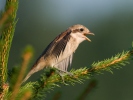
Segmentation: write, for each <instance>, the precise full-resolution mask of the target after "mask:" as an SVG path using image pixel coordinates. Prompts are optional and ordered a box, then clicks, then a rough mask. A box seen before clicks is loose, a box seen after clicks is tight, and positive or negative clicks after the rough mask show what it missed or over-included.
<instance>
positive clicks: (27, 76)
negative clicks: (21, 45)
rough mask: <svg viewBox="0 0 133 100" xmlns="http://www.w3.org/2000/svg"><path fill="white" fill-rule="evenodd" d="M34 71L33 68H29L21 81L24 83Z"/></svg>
mask: <svg viewBox="0 0 133 100" xmlns="http://www.w3.org/2000/svg"><path fill="white" fill-rule="evenodd" d="M35 72H36V71H34V70H33V69H31V70H30V72H29V73H28V74H27V75H26V77H25V78H24V80H23V81H22V83H24V82H25V81H26V80H27V79H28V78H29V77H30V76H31V75H32V74H34V73H35Z"/></svg>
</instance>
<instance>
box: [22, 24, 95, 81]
mask: <svg viewBox="0 0 133 100" xmlns="http://www.w3.org/2000/svg"><path fill="white" fill-rule="evenodd" d="M86 35H94V33H92V32H90V31H89V29H88V28H87V27H85V26H84V25H81V24H76V25H73V26H71V27H69V28H68V29H67V30H66V31H64V32H62V33H61V34H59V35H58V36H57V37H56V38H55V39H54V40H53V41H52V42H51V43H50V44H49V45H48V46H47V47H46V49H45V50H44V51H43V52H42V54H41V55H40V56H39V58H38V59H37V60H36V62H35V63H34V64H33V66H32V68H31V70H30V71H29V73H28V74H27V75H26V77H25V78H24V80H23V81H22V83H23V82H25V81H26V80H27V79H28V78H29V77H30V76H31V75H32V74H34V73H35V72H38V71H40V70H42V69H44V68H47V67H52V68H55V69H57V70H58V71H59V72H61V73H62V72H63V73H69V72H68V71H67V69H68V67H69V66H71V64H72V59H73V54H74V53H75V51H76V49H77V48H78V46H79V44H80V43H81V42H83V41H85V40H87V41H89V42H91V40H90V39H89V38H88V37H87V36H86Z"/></svg>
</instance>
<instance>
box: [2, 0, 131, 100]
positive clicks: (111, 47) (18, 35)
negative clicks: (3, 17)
mask: <svg viewBox="0 0 133 100" xmlns="http://www.w3.org/2000/svg"><path fill="white" fill-rule="evenodd" d="M4 1H5V0H0V9H1V8H2V7H3V5H4ZM17 18H19V20H18V23H17V27H16V31H15V36H14V39H13V43H12V47H11V51H10V58H9V64H8V67H9V69H11V68H12V67H13V66H14V65H15V64H17V63H19V62H20V53H21V51H22V49H23V48H24V47H25V46H26V45H27V44H31V45H32V46H33V47H34V48H35V56H34V58H33V62H32V63H31V65H32V64H33V63H34V61H35V60H36V59H37V57H38V56H39V55H40V54H41V53H42V51H43V50H44V49H45V47H46V46H47V45H48V44H49V43H50V42H51V41H52V40H53V39H54V38H55V37H56V36H57V35H58V34H59V33H60V32H62V31H65V30H66V29H67V28H68V27H69V26H71V25H74V24H83V25H85V26H86V27H88V28H89V29H90V31H91V32H93V33H95V36H89V37H90V39H91V40H92V42H91V43H89V42H87V41H85V42H83V43H82V44H80V46H79V48H78V49H77V51H76V53H75V54H74V59H73V64H72V67H73V68H75V69H78V68H80V67H85V66H90V65H91V64H92V63H93V62H94V61H95V62H97V61H101V60H103V59H106V58H110V57H111V56H113V55H115V54H117V53H120V52H122V51H123V50H128V49H129V48H130V47H131V43H132V41H133V1H132V0H117V1H116V0H110V1H109V0H73V1H72V0H20V2H19V9H18V13H17ZM113 72H114V74H111V73H108V72H104V74H103V75H95V76H94V79H96V80H97V81H98V85H97V87H96V88H95V89H94V90H93V91H92V92H91V93H90V94H89V95H88V96H87V98H86V100H133V62H132V61H131V63H130V64H129V65H126V66H125V67H123V68H122V69H120V70H113ZM39 75H40V74H35V75H33V76H32V77H31V78H35V77H36V78H37V77H39ZM31 78H30V79H31ZM31 80H35V79H31ZM89 81H90V80H86V81H85V83H84V84H76V85H75V86H71V85H70V86H63V85H62V87H61V88H55V89H54V90H53V91H51V92H50V93H48V95H47V97H46V100H51V99H52V98H53V96H54V94H55V93H56V92H58V91H61V98H60V100H76V99H77V97H78V96H79V95H80V94H81V93H82V91H83V90H84V89H85V87H86V85H87V84H88V83H89Z"/></svg>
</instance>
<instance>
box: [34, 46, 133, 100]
mask: <svg viewBox="0 0 133 100" xmlns="http://www.w3.org/2000/svg"><path fill="white" fill-rule="evenodd" d="M132 58H133V47H132V48H131V50H129V51H126V52H124V51H123V52H122V53H118V54H117V55H115V56H114V57H111V58H110V59H105V60H103V61H100V62H97V63H93V64H92V65H91V67H90V68H89V67H84V68H80V69H77V70H74V69H72V70H71V71H70V72H71V73H72V74H73V75H72V76H70V75H67V74H65V75H64V80H65V82H66V83H67V85H68V84H72V85H74V84H75V83H83V81H84V79H89V78H91V77H92V76H93V74H94V73H102V71H109V72H111V73H112V69H113V68H114V69H119V68H121V67H122V66H125V65H126V64H129V60H131V59H132ZM47 73H49V74H47ZM59 83H63V81H62V78H61V77H60V76H59V75H57V74H55V72H54V71H53V70H52V71H46V70H45V72H44V73H43V75H42V76H41V78H40V80H39V81H38V83H37V84H35V86H34V89H35V91H36V92H35V94H34V96H33V98H34V99H35V100H37V99H38V100H40V99H41V98H44V97H45V96H44V95H45V94H46V93H47V92H48V91H49V90H52V89H53V88H55V87H60V86H59V85H58V84H59Z"/></svg>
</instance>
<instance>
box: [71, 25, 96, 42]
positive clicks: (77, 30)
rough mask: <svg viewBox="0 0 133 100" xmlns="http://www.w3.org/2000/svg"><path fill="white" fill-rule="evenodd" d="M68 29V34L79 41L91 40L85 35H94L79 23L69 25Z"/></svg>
mask: <svg viewBox="0 0 133 100" xmlns="http://www.w3.org/2000/svg"><path fill="white" fill-rule="evenodd" d="M69 29H70V30H71V34H70V35H71V36H72V37H74V38H76V39H77V40H79V42H82V41H84V40H88V41H89V42H91V40H90V39H89V38H88V37H87V36H86V35H87V34H88V35H94V33H91V32H90V31H89V29H88V28H86V27H85V26H83V25H80V24H77V25H73V26H71V27H69Z"/></svg>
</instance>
